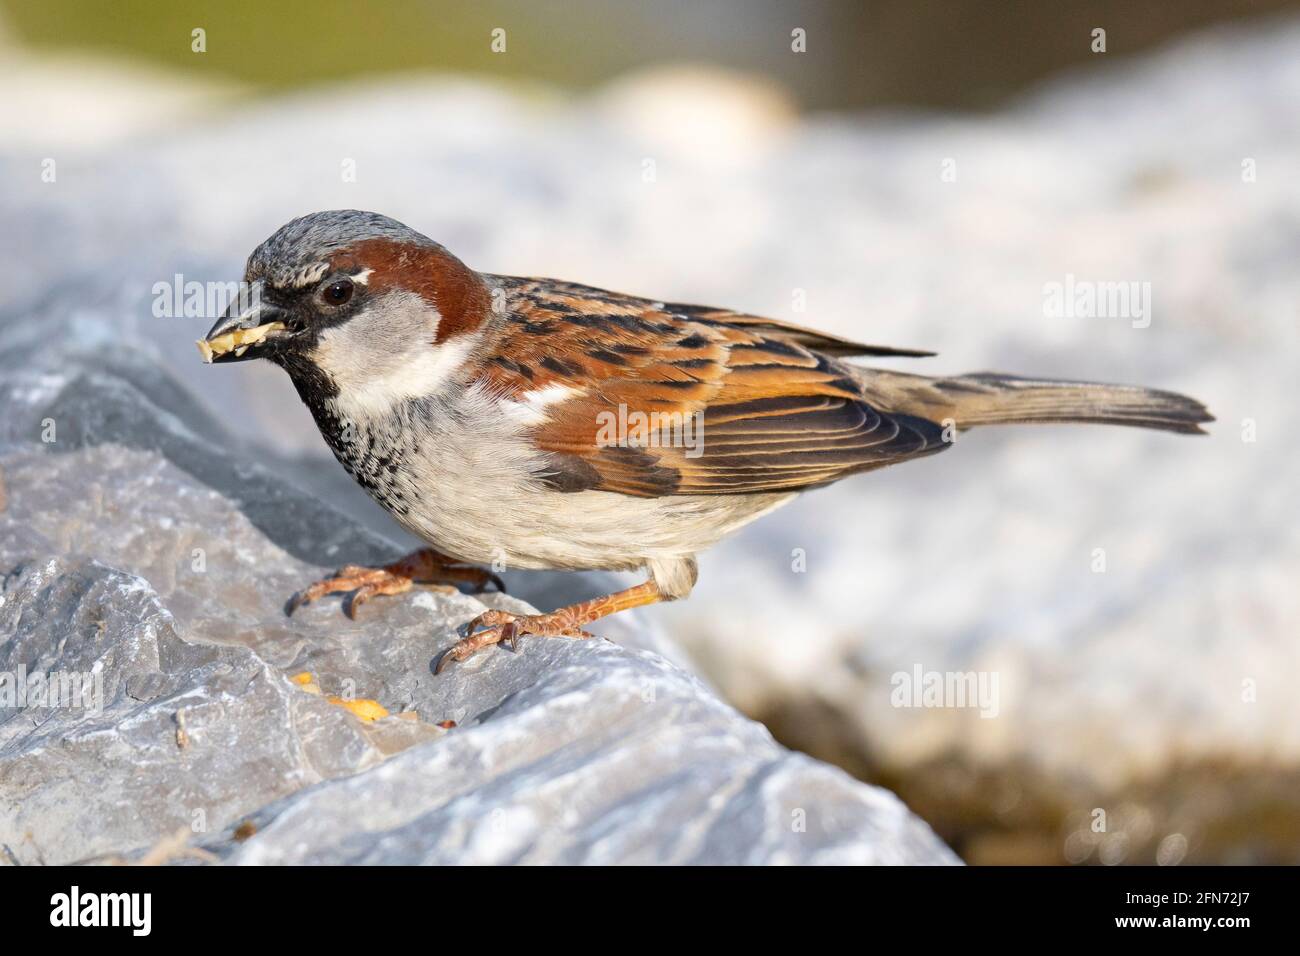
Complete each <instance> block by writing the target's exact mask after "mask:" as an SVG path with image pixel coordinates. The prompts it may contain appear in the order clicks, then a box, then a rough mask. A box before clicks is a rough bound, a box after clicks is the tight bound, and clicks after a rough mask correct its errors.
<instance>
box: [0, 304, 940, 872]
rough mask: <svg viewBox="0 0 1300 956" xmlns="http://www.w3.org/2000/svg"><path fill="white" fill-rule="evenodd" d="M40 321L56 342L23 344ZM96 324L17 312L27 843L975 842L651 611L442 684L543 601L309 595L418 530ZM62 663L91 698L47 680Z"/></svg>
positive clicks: (840, 853)
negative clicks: (456, 650)
mask: <svg viewBox="0 0 1300 956" xmlns="http://www.w3.org/2000/svg"><path fill="white" fill-rule="evenodd" d="M114 321H115V317H113V316H105V317H104V328H105V329H110V328H111V327H112V324H113V322H114ZM33 322H36V323H39V324H40V326H41V328H42V330H43V332H42V335H41V342H43V343H45V344H44V345H40V346H32V347H24V346H23V344H22V341H23V338H24V336H23V328H24V325H25V324H26V323H33ZM27 327H30V326H29V325H28V326H27ZM73 342H75V336H74V335H73V330H72V329H71V328H69V327H67V326H60V325H59V323H58V321H57V320H56V319H54V318H51V317H50V316H48V315H39V314H35V315H25V316H19V317H17V318H11V319H10V320H9V321H7V322H3V323H0V406H2V407H4V408H5V411H6V415H5V419H4V422H3V425H2V426H0V428H2V431H0V476H2V478H3V489H4V490H3V494H2V496H0V574H2V575H3V578H2V581H3V588H2V590H0V675H10V681H11V687H12V688H13V689H14V691H15V692H17V689H18V687H19V682H20V681H21V682H22V684H23V686H25V687H26V688H27V691H26V693H27V697H26V699H25V700H23V699H15V700H12V701H9V702H8V705H7V706H0V858H3V859H5V860H7V861H8V862H16V863H24V864H27V863H51V864H59V863H69V862H81V861H84V862H94V861H106V860H112V859H121V858H126V859H131V858H139V857H141V856H142V854H144V853H145V852H147V851H148V850H149V849H150V848H152V847H157V846H160V845H162V844H165V843H167V842H168V840H169V839H170V838H172V837H174V835H175V834H177V833H183V834H184V835H185V838H186V843H187V844H189V845H191V846H199V847H201V848H203V849H204V850H206V851H207V852H208V853H211V854H213V855H214V857H215V858H216V859H219V860H224V861H226V862H230V863H512V862H529V863H546V862H565V863H580V862H581V863H624V862H640V863H666V862H674V863H947V862H954V861H955V857H953V855H952V854H951V852H950V851H948V850H947V848H946V847H944V846H943V844H942V843H940V842H939V841H938V839H937V838H936V837H935V836H934V835H933V833H932V832H931V831H930V830H929V828H928V827H927V826H926V825H925V824H924V823H922V822H921V821H920V820H918V819H917V818H915V817H914V816H912V815H911V814H910V813H909V812H908V811H907V810H906V808H905V807H904V806H903V805H902V804H901V803H900V802H899V801H898V800H897V798H895V797H893V796H892V795H891V794H888V793H887V792H885V791H882V790H879V789H876V788H873V787H868V786H866V785H864V784H861V783H858V782H855V781H853V780H852V779H851V778H850V777H849V776H848V775H847V774H845V773H844V772H843V771H841V770H838V769H835V768H832V767H829V766H827V765H825V764H821V763H818V762H817V761H814V760H812V759H810V758H808V757H805V756H803V755H800V754H795V753H791V752H790V751H787V750H785V749H784V748H783V747H781V746H779V745H778V744H777V743H775V742H774V741H773V740H772V738H771V736H770V735H769V734H768V732H767V731H766V730H765V729H764V728H763V727H762V726H761V725H759V724H756V723H753V722H751V721H749V720H746V719H745V718H743V717H742V716H741V715H739V714H738V713H736V712H735V711H734V710H733V709H732V708H731V707H729V706H728V705H726V704H725V703H723V702H722V701H721V700H719V699H718V698H717V696H716V695H715V694H714V693H713V692H712V691H711V690H709V689H708V688H707V687H706V686H705V685H704V684H703V683H702V682H701V681H700V680H699V679H698V678H696V677H694V676H693V675H691V674H690V673H688V672H686V671H685V670H683V669H682V668H681V667H679V666H677V665H675V664H673V663H671V662H670V661H669V660H668V659H666V657H665V654H666V655H667V656H673V655H674V653H675V652H673V651H672V649H671V648H670V647H669V646H668V645H667V644H666V643H665V642H664V641H662V639H659V638H657V637H655V636H654V635H653V634H651V633H649V632H647V631H645V630H644V629H642V628H640V627H638V626H636V625H635V624H629V623H627V622H623V623H621V624H620V625H619V628H618V629H617V630H619V632H620V638H621V640H623V641H624V644H623V645H621V646H620V645H615V644H613V643H610V642H608V641H604V640H597V641H588V642H578V641H560V640H554V641H547V640H542V641H528V640H525V641H523V642H522V643H521V649H522V650H521V653H519V654H512V653H510V652H509V651H506V650H504V649H498V650H492V651H490V652H488V653H484V654H481V655H479V656H476V657H475V658H473V659H471V660H470V661H469V662H467V663H465V664H463V665H461V666H458V667H454V668H452V669H451V670H450V671H449V672H447V673H445V674H443V675H440V676H437V677H435V676H433V674H432V673H431V669H430V667H431V663H432V661H433V660H434V657H435V655H436V652H437V651H439V650H441V649H443V648H445V647H447V646H449V645H450V643H451V642H452V641H453V640H454V639H455V634H454V630H455V628H456V627H457V626H459V625H460V624H463V623H464V622H465V621H467V620H468V619H469V618H471V617H472V616H474V615H475V614H476V613H478V612H479V611H481V610H483V608H484V606H485V603H486V604H487V605H489V606H494V607H506V608H517V609H527V607H528V606H527V605H525V604H523V603H522V602H520V601H518V600H516V599H513V598H509V597H505V596H501V595H496V594H489V595H484V596H482V597H481V598H480V597H474V596H469V595H462V594H455V595H444V594H441V593H434V592H427V591H426V592H421V593H419V594H417V595H414V596H407V597H405V598H402V599H398V600H391V601H384V600H381V601H377V602H375V603H372V604H370V605H368V606H367V607H366V608H365V609H364V610H363V612H362V613H361V614H360V615H359V620H357V621H356V622H352V621H350V620H348V619H347V618H346V617H345V616H344V615H343V614H342V613H340V606H339V604H338V602H337V601H334V600H328V599H327V600H325V601H322V602H320V603H319V604H317V605H312V606H310V607H307V608H305V609H301V610H299V611H298V612H297V614H295V615H294V617H292V618H289V617H286V616H285V613H284V602H285V598H286V597H287V596H288V595H289V594H291V593H292V592H293V591H294V590H296V589H297V588H299V587H301V586H302V585H303V584H304V583H305V582H309V581H311V580H313V579H315V578H316V577H319V576H320V575H321V574H322V572H323V571H325V570H327V568H326V567H324V566H322V565H323V564H338V563H342V562H343V561H344V560H357V559H365V560H373V559H375V558H380V557H383V556H386V555H392V554H393V553H395V549H394V547H393V546H392V545H390V544H387V543H386V542H384V541H383V540H382V539H379V538H378V537H376V536H375V535H373V534H371V533H369V532H367V531H365V530H363V529H361V528H360V527H358V526H357V525H356V524H355V523H354V522H352V521H350V520H349V519H346V518H344V517H342V516H340V515H338V514H337V513H335V512H333V511H331V509H329V508H328V507H327V506H325V505H323V504H321V503H320V502H318V501H315V500H312V499H310V498H308V497H306V496H305V495H304V494H303V493H302V492H301V491H300V490H298V489H297V488H296V487H295V486H294V484H293V483H292V481H288V480H286V479H284V478H283V477H281V476H279V475H277V474H275V473H274V472H272V471H269V470H267V469H265V468H264V467H262V466H261V465H259V464H255V463H253V462H250V461H247V460H243V459H240V458H239V457H237V456H233V455H231V454H230V451H229V449H228V448H227V447H226V445H225V440H224V437H223V428H222V426H221V425H219V424H217V423H216V422H215V421H213V420H212V419H211V418H210V417H208V416H206V415H204V414H203V413H202V412H201V411H200V410H199V409H198V407H197V406H195V405H194V404H193V403H192V402H190V401H189V400H188V399H186V398H185V397H184V394H183V393H182V392H180V391H179V390H178V389H177V388H176V386H175V385H174V383H172V382H171V381H169V379H168V377H167V376H166V375H165V374H163V373H161V372H160V371H159V370H158V369H157V368H154V367H151V366H150V365H149V363H148V361H147V360H146V358H145V356H143V355H140V354H135V355H131V354H126V353H122V352H120V351H118V350H115V349H112V348H110V349H107V350H101V351H100V352H98V353H97V354H94V355H90V354H87V353H85V352H84V351H79V350H78V348H77V347H76V346H75V345H69V344H68V343H73ZM42 437H44V438H48V439H49V440H48V441H42V440H41V439H42ZM313 558H314V559H316V563H315V564H313V563H309V562H311V560H312V559H313ZM656 651H658V653H657V652H656ZM300 674H310V675H312V680H311V681H310V682H308V681H306V680H304V681H303V682H302V683H296V682H295V681H294V680H293V678H294V677H295V676H296V675H300ZM36 675H42V676H43V675H50V681H49V686H50V687H51V688H52V687H54V686H56V683H57V682H59V681H66V680H68V679H69V678H70V677H72V676H73V675H76V676H77V677H83V678H84V682H85V683H84V686H85V687H86V688H87V692H86V695H85V696H84V697H83V696H74V697H72V698H68V697H63V698H60V699H59V700H57V701H56V700H49V699H48V698H40V697H38V696H36V693H37V692H36V691H34V690H33V689H32V688H33V687H35V686H36V685H35V683H34V681H35V680H36ZM2 679H3V678H0V680H2ZM307 683H310V684H311V685H313V686H311V687H307V686H304V684H307ZM2 694H3V688H2V687H0V705H4V704H5V703H6V702H5V701H4V700H3V696H2ZM331 697H337V698H341V699H343V700H375V701H377V702H378V703H379V704H380V705H381V706H382V707H383V708H384V709H385V710H387V711H388V712H389V714H390V716H386V717H383V718H381V719H377V720H373V721H366V720H363V719H361V718H360V717H358V716H356V715H354V714H353V713H352V712H351V711H350V710H349V709H347V708H346V707H345V706H343V705H341V704H340V703H338V702H332V701H331V700H330V698H331ZM24 703H25V704H26V706H22V705H23V704H24ZM55 704H58V706H54V705H55ZM447 721H454V722H455V725H456V726H455V727H454V728H451V729H447V728H446V727H444V726H442V725H444V724H445V722H447ZM209 858H213V857H209Z"/></svg>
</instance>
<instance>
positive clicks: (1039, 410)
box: [868, 372, 1214, 434]
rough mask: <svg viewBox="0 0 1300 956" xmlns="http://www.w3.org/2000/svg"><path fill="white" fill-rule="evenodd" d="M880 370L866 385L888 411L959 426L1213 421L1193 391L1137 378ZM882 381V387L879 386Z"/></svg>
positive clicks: (1177, 426)
mask: <svg viewBox="0 0 1300 956" xmlns="http://www.w3.org/2000/svg"><path fill="white" fill-rule="evenodd" d="M884 374H885V375H886V376H888V381H887V382H885V381H882V382H877V381H876V380H875V379H874V378H873V380H872V381H871V382H870V383H869V384H868V388H869V390H870V391H872V392H873V393H877V392H878V393H880V395H881V398H882V403H883V402H889V403H890V405H888V406H886V407H890V410H891V411H900V412H909V413H911V414H920V415H923V416H925V417H927V418H932V419H933V420H942V419H944V418H951V419H952V420H953V421H955V422H956V424H957V426H958V427H959V428H969V427H972V426H975V425H995V424H999V425H1000V424H1011V423H1018V422H1096V423H1100V424H1105V425H1130V426H1134V427H1137V428H1157V429H1161V430H1163V431H1171V432H1183V433H1186V434H1205V430H1204V429H1203V428H1201V427H1200V426H1201V425H1202V424H1203V423H1205V422H1212V421H1214V416H1212V415H1211V414H1210V413H1209V411H1208V410H1207V409H1206V407H1205V406H1204V405H1202V404H1201V403H1200V402H1198V401H1197V400H1196V399H1194V398H1188V397H1187V396H1186V395H1179V394H1178V393H1176V392H1166V391H1161V390H1159V389H1154V388H1142V387H1141V386H1136V385H1103V384H1100V383H1095V382H1069V381H1054V380H1046V379H1032V378H1020V377H1018V376H1014V375H999V374H996V373H992V372H978V373H976V374H973V375H961V376H955V377H953V378H926V377H924V376H919V375H903V374H901V373H895V372H888V373H884ZM881 385H883V386H885V387H884V388H883V389H881V388H880V386H881ZM899 398H901V399H902V402H901V405H900V402H899V401H898V399H899ZM891 406H892V407H891ZM936 415H937V416H938V417H937V418H936V417H935V416H936Z"/></svg>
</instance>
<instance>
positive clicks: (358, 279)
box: [351, 269, 375, 285]
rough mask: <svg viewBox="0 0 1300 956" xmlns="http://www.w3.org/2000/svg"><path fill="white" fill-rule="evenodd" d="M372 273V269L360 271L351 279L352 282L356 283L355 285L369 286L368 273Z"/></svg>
mask: <svg viewBox="0 0 1300 956" xmlns="http://www.w3.org/2000/svg"><path fill="white" fill-rule="evenodd" d="M374 271H375V270H374V269H362V270H361V271H360V272H358V273H356V274H355V275H353V276H352V277H351V278H352V281H353V282H355V283H357V285H369V284H370V273H372V272H374Z"/></svg>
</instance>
